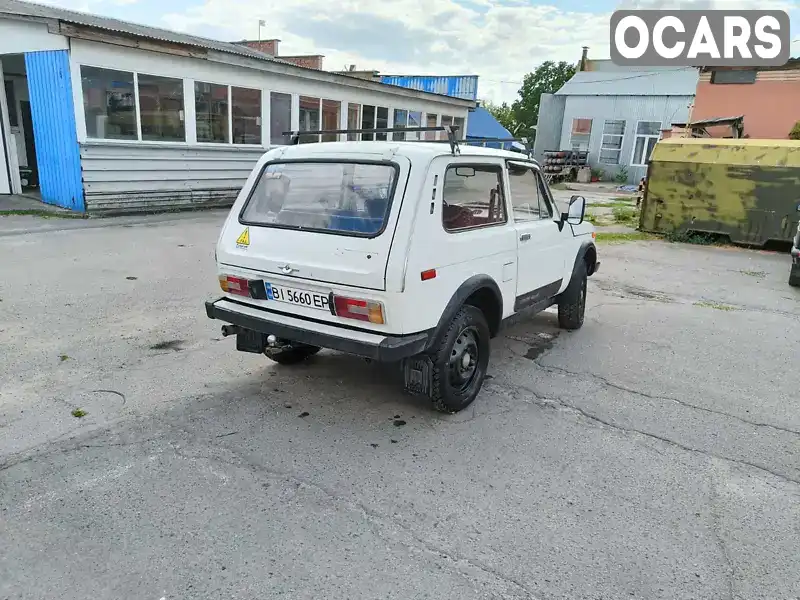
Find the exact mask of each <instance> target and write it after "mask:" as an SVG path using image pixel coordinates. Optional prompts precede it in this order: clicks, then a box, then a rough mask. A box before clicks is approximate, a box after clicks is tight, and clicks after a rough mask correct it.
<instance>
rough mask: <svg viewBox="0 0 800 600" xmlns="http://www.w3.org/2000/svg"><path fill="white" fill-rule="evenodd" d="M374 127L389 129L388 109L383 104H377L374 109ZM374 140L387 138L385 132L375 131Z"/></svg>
mask: <svg viewBox="0 0 800 600" xmlns="http://www.w3.org/2000/svg"><path fill="white" fill-rule="evenodd" d="M375 129H389V109H388V108H386V107H385V106H378V107H376V110H375ZM375 139H376V140H387V139H389V138H388V137H387V135H386V134H385V133H376V134H375Z"/></svg>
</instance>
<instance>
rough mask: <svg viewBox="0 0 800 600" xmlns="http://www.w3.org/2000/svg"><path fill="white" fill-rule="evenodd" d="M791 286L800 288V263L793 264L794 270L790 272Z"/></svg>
mask: <svg viewBox="0 0 800 600" xmlns="http://www.w3.org/2000/svg"><path fill="white" fill-rule="evenodd" d="M789 285H790V286H792V287H800V263H793V264H792V270H791V271H789Z"/></svg>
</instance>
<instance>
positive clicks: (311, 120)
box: [299, 96, 320, 144]
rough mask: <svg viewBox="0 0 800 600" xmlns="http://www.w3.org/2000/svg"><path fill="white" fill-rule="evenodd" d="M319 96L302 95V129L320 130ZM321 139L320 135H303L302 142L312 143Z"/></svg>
mask: <svg viewBox="0 0 800 600" xmlns="http://www.w3.org/2000/svg"><path fill="white" fill-rule="evenodd" d="M319 102H320V100H319V98H312V97H311V96H300V131H319V124H320V117H319ZM318 141H319V136H318V135H301V136H300V140H299V142H300V143H301V144H312V143H314V142H318Z"/></svg>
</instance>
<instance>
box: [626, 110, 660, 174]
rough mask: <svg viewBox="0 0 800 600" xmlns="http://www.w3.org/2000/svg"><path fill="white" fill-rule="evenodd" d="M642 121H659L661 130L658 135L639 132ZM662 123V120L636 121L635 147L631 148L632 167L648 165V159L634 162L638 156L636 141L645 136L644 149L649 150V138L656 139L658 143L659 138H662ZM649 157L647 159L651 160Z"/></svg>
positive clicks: (643, 121)
mask: <svg viewBox="0 0 800 600" xmlns="http://www.w3.org/2000/svg"><path fill="white" fill-rule="evenodd" d="M640 123H658V131H659V133H658V135H653V134H640V133H639V124H640ZM662 124H663V122H662V121H645V120H640V121H636V128H635V129H634V130H633V133H634V136H633V148H631V160H630V166H631V167H646V166H647V162H646V160H645V161H644V162H642V163H637V162H634V159H635V158H636V143H637V142H638V141H639V138H644V140H645V142H644V149H645V150H647V145H648V142H649V140H651V139H655V141H656V143H658V140H659V139H661V125H662ZM653 146H655V144H653ZM642 158H644V157H642ZM649 159H650V157H649V156H648V157H647V160H649Z"/></svg>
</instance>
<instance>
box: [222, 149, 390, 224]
mask: <svg viewBox="0 0 800 600" xmlns="http://www.w3.org/2000/svg"><path fill="white" fill-rule="evenodd" d="M296 163H306V164H308V163H313V164H354V165H378V166H384V167H391V168H392V169H393V170H394V177H393V178H392V187H391V188H390V189H389V190H388V191H387V194H388V198H389V201H388V203H387V204H386V218H385V219H384V221H383V225H382V226H381V228H380V230H379V231H377V232H376V233H371V234H370V233H360V232H357V231H356V232H353V231H337V230H330V229H319V228H316V227H302V228H300V227H295V226H293V225H281V224H278V223H262V222H260V221H245V220H244V213H245V211H246V210H247V206H248V205H249V204H250V201H251V200H252V199H253V195H254V194H255V192H256V190H257V189H258V184H259V183H260V182H261V178H262V177H263V176H264V173H266V171H267V169H268V168H269V167H270V166H272V165H285V164H296ZM401 174H402V169H401V168H400V164H399V163H397V162H395V161H392V160H370V159H366V158H365V159H357V158H286V159H276V160H270V161H268V162H266V163H264V164H263V165H262V166H261V170H260V171H259V172H258V176H257V177H256V179H255V181H254V182H253V185H252V186H251V187H250V191H249V192H248V194H247V199H246V200H245V201H244V203H243V204H242V208H241V210H240V211H239V214H238V215H237V220H238V221H239V224H240V225H245V226H247V227H266V228H272V229H284V230H288V231H301V232H313V233H324V234H326V235H338V236H340V237H351V238H352V237H355V238H362V239H368V240H371V239H375V238H377V237H380V236H381V235H383V234H384V233H385V232H386V229H387V228H388V226H389V222H390V221H391V220H392V207H393V204H394V197H395V194H396V193H397V187H398V185H399V180H400V175H401Z"/></svg>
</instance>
